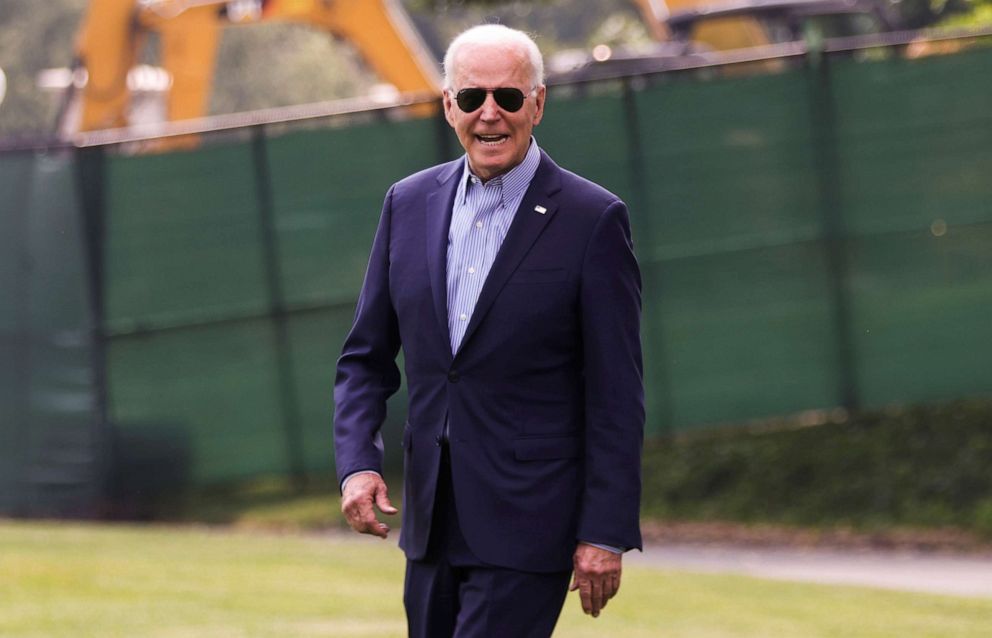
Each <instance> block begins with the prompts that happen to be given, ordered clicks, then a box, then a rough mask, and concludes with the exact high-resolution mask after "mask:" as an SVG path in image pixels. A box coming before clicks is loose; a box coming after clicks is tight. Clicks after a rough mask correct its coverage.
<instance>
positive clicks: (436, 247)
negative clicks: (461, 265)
mask: <svg viewBox="0 0 992 638" xmlns="http://www.w3.org/2000/svg"><path fill="white" fill-rule="evenodd" d="M463 162H464V160H456V161H454V162H451V163H450V164H449V165H448V167H447V168H445V169H444V170H443V171H442V172H441V173H440V174H439V175H438V177H437V181H438V187H437V188H436V189H434V190H433V191H431V192H430V193H428V195H427V205H426V206H425V208H424V217H425V219H424V227H425V228H426V233H427V272H428V274H429V277H430V282H431V294H432V296H433V297H434V314H435V315H436V316H437V320H438V323H439V324H440V325H439V326H438V327H439V329H440V330H441V335H442V336H443V337H444V351H445V352H446V353H447V354H448V355H450V354H451V335H450V333H449V332H448V280H447V265H448V228H449V227H450V226H451V214H452V210H453V209H454V201H455V192H456V191H457V190H458V176H459V175H461V172H462V170H463V167H464V164H463Z"/></svg>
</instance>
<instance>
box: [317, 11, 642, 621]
mask: <svg viewBox="0 0 992 638" xmlns="http://www.w3.org/2000/svg"><path fill="white" fill-rule="evenodd" d="M444 67H445V90H444V112H445V116H446V118H447V120H448V122H449V123H450V124H451V126H452V128H454V130H455V133H456V134H457V135H458V139H459V141H460V142H461V144H462V146H463V147H464V149H465V156H464V157H462V158H460V159H458V160H455V161H453V162H449V163H447V164H442V165H440V166H436V167H434V168H430V169H427V170H425V171H422V172H420V173H417V174H415V175H413V176H411V177H408V178H406V179H404V180H402V181H400V182H398V183H396V184H394V185H393V186H392V188H390V190H389V192H388V193H387V195H386V199H385V204H384V206H383V210H382V217H381V219H380V221H379V227H378V230H377V232H376V235H375V240H374V241H373V244H372V253H371V257H370V260H369V266H368V271H367V273H366V276H365V282H364V285H363V287H362V293H361V296H360V298H359V301H358V308H357V311H356V314H355V323H354V326H353V327H352V330H351V332H350V334H349V335H348V338H347V340H346V342H345V344H344V348H343V353H342V355H341V358H340V360H339V361H338V374H337V380H336V384H335V390H334V397H335V403H336V412H335V430H334V431H335V448H336V455H337V467H338V473H339V474H338V478H339V480H341V481H342V506H341V507H342V510H343V512H344V513H345V516H346V517H347V519H348V522H349V524H350V525H351V526H352V528H354V529H355V530H356V531H358V532H361V533H366V534H374V535H377V536H381V537H383V538H385V537H386V535H387V533H388V531H389V528H388V526H387V525H386V524H384V523H382V522H380V521H378V520H377V519H376V514H375V511H374V509H373V507H374V506H375V507H378V509H379V510H381V511H382V512H383V513H385V514H395V513H396V511H397V510H396V509H395V508H394V507H393V506H392V504H391V503H390V501H389V498H388V497H387V494H386V484H385V482H384V481H383V479H382V477H381V466H382V456H383V446H382V440H381V438H380V436H379V428H380V426H381V424H382V421H383V419H384V416H385V405H386V399H387V398H388V397H389V396H390V395H392V394H393V393H394V392H395V391H396V390H397V389H398V387H399V385H400V373H399V370H398V368H397V366H396V363H395V358H396V356H397V353H398V351H399V349H400V347H402V348H403V352H404V357H405V371H406V377H407V385H408V389H409V421H408V422H407V424H406V425H405V427H404V432H403V455H404V493H403V515H402V521H403V525H402V531H401V534H400V547H401V548H402V549H403V550H404V552H405V553H406V558H407V572H406V582H405V587H404V603H405V605H406V611H407V620H408V626H409V632H410V635H411V636H422V637H424V638H439V637H443V636H459V637H468V636H479V637H483V636H488V637H513V638H517V637H522V636H535V637H536V636H549V635H550V634H551V632H552V630H553V629H554V626H555V623H556V622H557V619H558V615H559V613H560V611H561V607H562V604H563V602H564V599H565V596H566V593H567V590H568V588H569V574H570V573H571V572H574V577H573V579H572V584H571V589H573V590H576V589H577V590H578V591H579V598H580V600H581V604H582V608H583V610H584V611H585V612H586V613H588V614H591V615H593V616H598V615H599V613H600V610H601V609H602V608H603V607H604V606H605V605H606V603H607V601H608V600H609V599H610V598H612V597H613V596H614V595H615V594H616V593H617V590H618V589H619V587H620V572H621V558H622V553H623V552H624V551H626V550H629V549H633V548H640V544H641V538H640V530H639V526H638V513H639V499H640V449H641V441H642V436H643V425H644V406H643V403H644V401H643V384H642V378H641V349H640V339H639V335H638V330H639V317H640V275H639V272H638V267H637V263H636V261H635V260H634V255H633V251H632V246H631V239H630V228H629V222H628V216H627V208H626V206H625V205H624V203H623V202H622V201H620V200H619V199H618V198H617V197H616V196H615V195H613V194H611V193H609V192H608V191H606V190H604V189H603V188H601V187H599V186H597V185H595V184H593V183H591V182H589V181H587V180H584V179H582V178H581V177H578V176H577V175H575V174H573V173H570V172H568V171H565V170H563V169H561V168H559V167H558V166H557V165H556V164H555V163H554V162H553V161H552V160H551V158H550V157H548V155H547V154H545V153H544V152H543V151H541V150H540V148H539V147H538V145H537V142H536V141H535V140H534V138H533V137H532V136H531V133H532V130H533V128H534V127H535V126H536V125H537V124H538V123H539V122H540V121H541V117H542V116H543V114H544V103H545V95H546V92H545V86H544V84H543V72H544V68H543V62H542V60H541V54H540V51H539V50H538V48H537V46H536V45H535V44H534V42H533V41H532V40H531V39H530V38H529V37H527V35H525V34H524V33H521V32H519V31H515V30H512V29H508V28H506V27H503V26H498V25H484V26H479V27H475V28H473V29H470V30H468V31H466V32H464V33H462V34H461V35H460V36H458V37H457V38H456V39H455V40H454V41H453V42H452V43H451V46H450V47H449V49H448V52H447V54H446V55H445V59H444ZM576 134H577V135H581V131H576Z"/></svg>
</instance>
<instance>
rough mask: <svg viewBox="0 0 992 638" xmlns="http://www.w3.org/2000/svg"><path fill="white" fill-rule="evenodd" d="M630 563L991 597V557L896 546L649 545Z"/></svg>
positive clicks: (632, 555)
mask: <svg viewBox="0 0 992 638" xmlns="http://www.w3.org/2000/svg"><path fill="white" fill-rule="evenodd" d="M624 560H625V562H629V563H630V564H639V565H650V566H654V567H662V568H670V569H681V570H686V571H694V572H713V573H735V574H743V575H746V576H754V577H757V578H770V579H775V580H792V581H805V582H815V583H827V584H842V585H863V586H868V587H881V588H885V589H899V590H905V591H919V592H927V593H933V594H948V595H953V596H969V597H982V598H986V597H987V598H992V557H989V556H976V557H968V556H960V555H941V554H922V553H913V552H896V551H891V552H890V551H868V550H851V551H842V550H827V549H792V548H790V549H774V548H751V547H733V546H707V545H704V546H700V545H688V544H665V545H648V546H646V547H645V551H644V553H643V554H642V553H640V552H636V551H634V552H630V553H628V554H627V555H626V556H625V557H624Z"/></svg>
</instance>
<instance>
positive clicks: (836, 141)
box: [0, 49, 992, 510]
mask: <svg viewBox="0 0 992 638" xmlns="http://www.w3.org/2000/svg"><path fill="white" fill-rule="evenodd" d="M990 64H992V50H990V49H978V50H974V51H970V52H966V53H961V54H958V55H954V56H948V57H938V58H929V59H920V60H905V59H895V58H893V59H886V60H879V61H875V62H856V61H854V60H853V59H852V58H850V57H848V58H841V59H829V58H828V59H827V64H825V65H823V66H819V67H811V68H801V67H793V68H791V69H787V70H784V71H782V72H780V73H777V74H772V75H754V76H750V77H743V76H738V77H732V78H723V79H718V78H712V77H711V78H709V79H705V78H702V79H701V78H699V77H692V76H688V75H670V76H665V77H662V78H655V79H651V80H649V81H647V82H640V83H623V82H616V83H613V84H601V85H598V86H589V87H585V88H584V89H577V88H576V87H570V88H567V89H562V90H557V91H553V92H552V94H551V97H550V99H549V102H548V111H547V114H546V119H545V121H544V122H543V123H542V125H541V126H540V127H539V128H538V129H537V132H536V133H537V137H538V139H539V141H540V143H541V145H542V146H543V147H544V148H546V149H547V150H548V151H550V153H551V154H552V156H553V157H555V158H556V160H558V161H559V163H561V164H562V165H563V166H565V167H567V168H570V169H572V170H574V171H576V172H578V173H580V174H583V175H585V176H587V177H589V178H591V179H594V180H595V181H598V182H600V183H602V184H603V185H605V186H606V187H608V188H610V189H611V190H613V191H615V192H616V193H618V194H619V195H621V196H622V197H624V198H625V199H626V200H627V201H628V203H629V204H630V205H631V211H632V216H633V224H634V232H635V244H636V249H637V252H638V255H639V257H640V261H641V264H642V268H643V271H644V279H645V321H644V335H643V336H644V343H645V355H646V363H647V386H648V403H649V415H648V431H649V434H657V433H660V432H663V431H668V430H672V429H676V430H684V429H688V428H693V427H697V426H701V425H707V424H713V423H723V422H735V421H742V420H746V419H750V418H756V417H763V416H770V415H778V414H785V413H793V412H796V411H801V410H807V409H814V408H831V407H835V406H848V407H858V406H867V407H875V406H880V405H885V404H888V403H891V402H920V401H931V400H941V399H947V398H953V397H959V396H965V395H974V394H982V393H988V392H990V391H992V351H990V349H992V348H990V345H989V344H990V343H992V321H990V320H989V317H988V308H989V307H992V206H990V204H989V202H990V201H992V179H990V178H989V175H992V154H990V153H989V151H988V149H989V148H992V115H990V114H992V84H990V83H989V82H987V81H986V79H985V75H986V74H985V69H987V68H988V67H989V65H990ZM442 125H443V124H442V123H439V122H438V121H434V120H417V121H396V122H391V121H385V120H383V121H378V122H373V123H364V124H361V125H353V126H346V127H336V128H322V129H316V130H305V131H304V130H296V131H291V132H288V133H284V134H280V135H278V136H272V137H266V136H265V135H264V133H263V132H262V130H261V129H255V134H254V135H252V136H250V139H241V140H236V139H235V140H232V139H230V138H229V139H228V140H227V141H219V140H210V139H207V140H205V142H206V143H205V144H204V145H203V146H202V148H200V149H198V150H195V151H190V152H184V153H174V154H167V155H149V156H125V155H120V154H114V153H113V152H110V151H108V152H106V153H104V155H105V157H103V159H102V160H101V159H99V157H97V158H96V159H94V157H89V156H83V157H82V158H80V159H78V160H77V161H79V162H81V164H80V166H76V167H74V166H73V163H72V161H71V160H70V159H69V158H66V157H54V156H51V155H36V156H31V155H28V154H14V155H4V156H0V187H2V188H3V189H4V192H5V193H9V195H8V196H7V197H6V198H5V199H6V205H5V208H4V218H3V220H2V223H3V228H4V231H5V232H3V233H0V265H2V269H0V287H2V292H3V298H4V300H5V303H4V304H3V306H2V307H0V330H2V337H3V338H2V341H0V348H2V352H0V354H2V362H0V374H2V377H0V379H2V381H3V386H2V388H0V409H2V410H3V412H2V415H3V427H0V509H4V510H10V509H11V508H12V507H13V504H16V503H21V502H24V499H23V498H20V497H19V496H18V493H19V492H18V491H19V490H22V489H28V488H31V489H41V488H39V487H38V486H39V485H42V483H43V482H37V481H35V482H34V483H30V482H28V481H27V480H26V479H25V477H27V476H30V477H35V476H41V475H42V474H44V473H43V472H40V470H39V469H38V468H43V467H44V463H43V462H42V461H43V460H44V458H45V455H46V454H49V452H47V451H46V450H50V449H54V448H51V441H54V440H56V439H57V440H59V441H62V442H63V443H62V444H60V445H62V446H63V448H64V447H65V445H68V444H69V443H74V444H76V445H77V446H78V447H79V448H80V449H83V450H84V451H86V453H85V454H83V455H82V457H83V458H85V459H89V461H88V462H89V463H90V464H89V465H86V464H85V463H84V464H83V465H81V466H80V467H87V468H91V469H92V468H94V467H99V465H98V464H96V461H95V460H94V459H98V458H99V450H100V449H101V445H106V446H107V448H108V449H110V450H112V452H113V454H112V455H111V456H113V457H114V458H116V459H117V462H116V465H114V467H115V468H117V469H116V470H115V471H116V472H117V473H116V474H112V476H113V477H117V480H119V481H123V479H122V477H127V476H131V477H135V476H142V475H146V476H147V475H149V474H151V475H154V476H159V477H160V478H161V480H160V483H161V484H163V485H170V484H173V483H180V482H193V483H200V484H203V483H212V482H217V481H224V480H230V479H237V478H241V477H246V476H252V475H259V474H268V473H275V474H287V473H292V474H301V473H317V472H320V473H323V472H329V471H330V470H331V469H332V468H331V466H332V446H331V438H330V437H331V423H330V418H331V413H332V405H331V386H332V380H333V375H334V362H335V359H336V357H337V355H338V352H339V350H340V345H341V341H342V339H343V337H344V335H345V333H346V331H347V329H348V327H349V325H350V322H351V318H352V313H353V306H354V302H355V298H356V295H357V292H358V289H359V286H360V284H361V277H362V274H363V272H364V268H365V263H366V260H367V257H368V250H369V246H370V243H371V239H372V234H373V232H374V228H375V225H376V222H377V217H378V212H379V208H380V205H381V201H382V198H383V195H384V194H385V191H386V189H387V188H388V186H389V184H390V183H392V182H393V181H395V180H396V179H398V178H400V177H402V176H404V175H407V174H409V173H411V172H413V171H416V170H418V169H420V168H424V167H427V166H429V165H432V164H434V163H436V162H437V161H439V160H441V159H443V158H446V157H448V156H449V154H450V153H451V152H452V151H453V149H455V148H456V145H455V141H454V137H453V135H452V134H450V133H447V142H446V143H445V142H443V138H442V137H441V136H440V135H439V132H440V131H439V126H442ZM93 162H98V165H99V167H102V169H101V170H87V167H89V166H90V164H92V163H93ZM90 168H91V169H92V167H90ZM77 169H78V170H77ZM78 171H82V172H81V173H79V174H81V175H84V176H87V175H90V176H92V175H96V176H98V177H99V176H101V175H102V180H101V179H97V180H96V181H97V182H99V183H98V184H97V188H96V193H97V194H96V195H93V192H92V188H93V182H94V180H92V179H88V180H84V181H83V183H86V184H89V187H88V188H89V189H90V190H87V189H84V190H83V191H80V193H82V194H85V193H87V192H89V193H90V194H89V196H88V197H89V199H86V200H85V201H87V202H89V204H88V205H87V206H82V207H81V205H80V204H79V202H78V201H77V199H78V198H79V197H80V194H79V193H77V192H75V191H74V186H73V184H74V175H76V174H77V172H78ZM83 208H85V209H86V210H87V211H89V215H88V216H84V215H82V212H81V211H82V209H83ZM101 219H102V225H101V224H96V225H95V226H94V221H93V220H101ZM87 220H89V221H87ZM87 224H88V225H87ZM87 227H89V228H96V229H98V230H100V229H102V231H101V232H100V233H98V234H97V235H95V236H96V237H97V238H99V239H100V241H98V242H96V243H95V244H94V245H93V246H91V248H92V249H93V250H92V255H94V259H95V262H94V263H96V264H98V265H100V264H102V271H101V270H100V269H99V268H98V269H97V270H96V271H94V272H96V273H102V276H100V277H98V279H99V281H100V284H101V285H100V286H98V287H97V288H98V290H96V291H94V290H91V289H90V286H89V284H88V281H89V280H88V277H87V269H86V263H87V262H86V259H85V255H86V252H85V250H84V248H85V247H86V246H87V243H86V237H85V233H84V232H83V231H84V230H85V228H87ZM88 298H95V299H97V300H98V301H99V300H100V299H102V300H103V303H102V304H99V303H98V304H97V307H96V308H95V309H94V310H93V311H92V312H91V309H90V308H88V307H87V299H88ZM7 300H10V301H7ZM100 308H102V313H101V310H100ZM92 317H96V318H97V321H98V322H100V323H102V326H103V334H104V335H105V339H104V340H100V339H95V340H93V339H90V338H89V335H90V333H89V327H88V326H90V325H91V318H92ZM94 352H95V353H96V354H95V355H94ZM102 355H105V356H106V365H105V366H103V364H102V359H101V356H102ZM101 369H104V370H105V371H106V380H107V384H106V390H107V398H106V410H107V418H108V421H109V424H108V425H109V427H108V428H105V429H101V428H102V425H101V422H102V412H101V409H100V406H99V397H100V396H101V392H102V390H101V388H100V382H99V381H100V379H101V375H100V370H101ZM25 371H27V372H28V373H27V374H25ZM52 397H56V398H55V399H52ZM402 419H403V399H402V398H398V399H397V400H396V401H395V402H394V404H393V406H392V410H391V417H390V419H389V422H388V424H387V439H390V440H395V438H396V432H397V429H398V424H399V423H401V422H402ZM101 432H104V433H108V432H110V433H113V435H112V436H111V435H110V434H107V435H106V437H109V442H108V441H106V440H104V439H101V436H103V435H101V434H100V433H101ZM77 435H78V438H77V439H74V438H73V436H77ZM69 447H71V445H69ZM63 448H59V449H63ZM49 456H51V454H49ZM393 460H394V461H395V460H396V458H395V455H394V457H393ZM39 472H40V473H39ZM62 476H63V477H65V476H70V475H68V474H63V475H62ZM77 476H81V475H77ZM32 480H34V479H32ZM132 480H135V479H132ZM153 483H154V481H153ZM31 485H34V486H35V487H31ZM45 485H48V484H47V483H45ZM25 486H27V487H25ZM154 488H155V485H150V486H149V489H154ZM45 489H49V488H47V487H46V488H45ZM52 489H54V488H52Z"/></svg>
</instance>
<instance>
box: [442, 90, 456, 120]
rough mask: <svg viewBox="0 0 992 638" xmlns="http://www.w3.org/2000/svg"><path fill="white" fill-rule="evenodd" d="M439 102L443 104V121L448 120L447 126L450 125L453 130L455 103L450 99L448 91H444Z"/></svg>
mask: <svg viewBox="0 0 992 638" xmlns="http://www.w3.org/2000/svg"><path fill="white" fill-rule="evenodd" d="M441 101H442V102H443V103H444V119H446V120H448V124H450V125H451V128H455V114H454V108H455V101H454V100H452V99H451V91H450V90H448V89H444V94H443V97H442V98H441Z"/></svg>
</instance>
